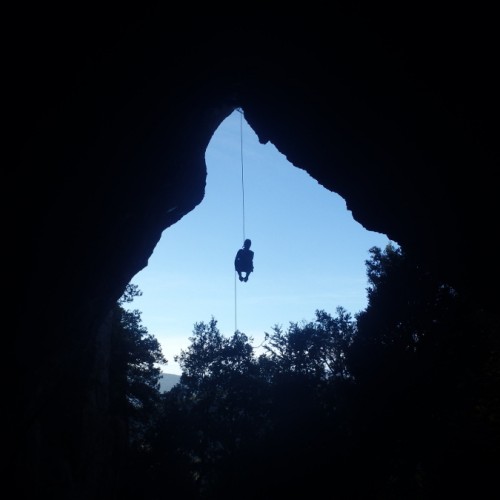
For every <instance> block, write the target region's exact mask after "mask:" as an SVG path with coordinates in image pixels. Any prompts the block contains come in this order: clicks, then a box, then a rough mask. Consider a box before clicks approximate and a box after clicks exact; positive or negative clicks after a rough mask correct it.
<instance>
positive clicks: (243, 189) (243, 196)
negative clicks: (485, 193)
mask: <svg viewBox="0 0 500 500" xmlns="http://www.w3.org/2000/svg"><path fill="white" fill-rule="evenodd" d="M238 111H239V113H240V158H241V199H242V215H243V240H242V241H245V176H244V168H243V110H242V109H238Z"/></svg>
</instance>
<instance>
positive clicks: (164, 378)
mask: <svg viewBox="0 0 500 500" xmlns="http://www.w3.org/2000/svg"><path fill="white" fill-rule="evenodd" d="M180 378H181V377H180V375H174V374H173V373H162V374H161V377H160V392H168V391H169V390H170V389H172V387H173V386H174V385H175V384H177V382H179V380H180Z"/></svg>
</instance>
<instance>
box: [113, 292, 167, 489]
mask: <svg viewBox="0 0 500 500" xmlns="http://www.w3.org/2000/svg"><path fill="white" fill-rule="evenodd" d="M141 294H142V293H141V292H140V291H139V289H138V287H137V286H136V285H133V284H129V285H127V287H126V289H125V292H124V294H123V296H122V297H121V298H120V300H119V301H118V303H117V304H116V306H115V309H114V311H113V320H112V321H113V323H112V346H111V359H110V365H111V367H110V386H111V389H112V390H111V395H110V397H111V410H112V413H113V415H114V426H115V431H116V432H121V433H122V437H121V439H122V440H123V441H124V448H123V450H122V456H120V457H119V459H120V460H121V461H123V471H122V477H123V479H122V481H123V483H124V485H125V487H126V488H129V489H132V490H133V489H134V486H135V485H136V484H137V481H139V480H142V479H143V472H142V470H143V469H144V468H147V464H148V461H149V453H150V449H151V439H152V438H153V435H154V434H153V433H152V429H153V428H154V426H155V420H156V418H157V414H158V409H159V402H160V392H159V388H160V384H159V379H160V375H161V368H159V367H158V366H157V365H158V364H160V365H161V364H165V363H166V362H167V360H166V359H165V357H164V356H163V354H162V351H161V346H160V344H159V342H158V340H157V339H156V338H155V337H154V336H153V335H151V334H149V333H148V331H147V329H146V328H145V327H144V326H143V325H142V320H141V313H140V312H139V311H138V310H132V311H129V310H126V309H125V308H124V307H123V304H125V303H131V302H132V301H133V300H134V298H135V297H137V296H140V295H141Z"/></svg>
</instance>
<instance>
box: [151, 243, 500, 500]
mask: <svg viewBox="0 0 500 500" xmlns="http://www.w3.org/2000/svg"><path fill="white" fill-rule="evenodd" d="M366 266H367V277H368V284H369V286H368V289H367V293H368V306H367V308H366V310H364V311H361V312H359V313H358V314H357V315H356V316H355V318H354V319H353V318H352V317H351V315H350V314H349V313H347V311H345V309H343V308H342V307H337V309H336V313H337V314H336V316H331V315H330V314H328V313H327V312H325V311H319V310H317V311H316V317H315V319H314V321H310V322H306V321H302V322H301V323H295V322H290V323H289V327H288V328H287V329H286V330H285V329H283V328H281V327H279V326H275V327H273V329H272V332H271V334H267V333H266V338H265V343H264V345H263V347H264V354H261V355H260V356H258V357H255V354H254V349H253V348H252V345H251V342H252V339H251V338H249V337H247V336H246V335H245V334H244V333H242V332H239V331H236V332H235V333H234V334H233V335H232V336H230V337H225V336H223V335H222V334H221V332H220V331H219V329H218V328H217V322H216V320H215V319H214V318H212V319H211V321H210V322H209V323H203V322H201V323H196V324H195V326H194V330H193V336H192V337H191V338H190V340H191V345H190V346H189V348H188V349H187V350H186V351H182V352H181V354H180V355H179V356H178V357H177V358H176V359H177V361H178V362H179V364H180V366H181V368H182V370H183V374H182V376H181V379H180V383H179V384H178V385H176V386H175V387H174V388H173V389H172V390H171V391H169V392H168V393H165V394H164V395H162V397H161V405H160V407H159V408H158V419H157V420H155V421H154V422H151V421H150V422H149V424H148V425H150V427H149V431H150V434H149V436H151V438H150V439H149V441H148V442H149V443H150V445H151V446H150V448H148V450H147V467H143V469H142V471H143V472H142V474H143V477H144V482H145V484H147V488H146V489H144V488H142V489H141V492H142V493H145V491H147V495H148V498H152V499H156V498H158V499H160V498H167V497H170V496H175V495H178V496H179V495H182V496H183V497H184V498H192V499H200V500H202V499H203V500H212V499H218V500H221V499H224V498H238V499H243V500H244V499H250V498H252V499H255V498H277V497H280V498H281V497H282V496H288V497H290V498H299V497H300V498H302V497H306V498H307V497H315V496H320V495H322V496H324V495H325V494H327V495H328V496H331V497H333V498H337V499H357V498H376V499H384V500H385V499H398V500H399V499H402V498H404V499H409V500H410V499H411V500H413V499H415V500H416V499H421V498H436V497H443V498H444V497H447V496H450V494H451V495H452V496H458V494H461V493H464V492H467V493H468V494H469V496H472V495H473V494H474V492H479V491H483V492H486V491H488V488H491V487H492V486H493V479H492V478H494V472H493V465H492V464H494V463H495V456H496V455H495V454H496V453H497V451H498V447H499V444H500V441H499V432H498V415H499V412H498V394H497V389H498V373H499V372H498V339H497V337H496V335H495V333H496V329H495V325H494V323H493V322H492V321H491V319H490V318H488V317H485V316H484V314H483V312H482V311H481V309H480V308H477V307H475V306H472V305H471V304H470V303H467V302H466V301H465V299H463V298H462V297H460V296H458V294H457V293H456V292H455V291H454V290H453V289H452V288H451V287H449V286H447V285H446V284H444V283H439V282H436V281H435V280H434V278H433V277H432V276H431V275H430V274H429V273H427V272H425V270H423V269H421V268H419V266H417V265H415V264H414V263H412V262H411V261H410V259H408V258H407V257H406V256H405V255H404V254H403V252H402V251H401V249H399V248H396V247H395V246H392V245H388V246H387V247H386V248H385V249H380V248H376V247H374V248H372V249H370V259H369V260H367V261H366ZM484 380H488V383H484ZM457 474H458V476H457ZM483 497H485V496H484V495H483Z"/></svg>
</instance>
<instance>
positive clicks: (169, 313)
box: [130, 110, 394, 375]
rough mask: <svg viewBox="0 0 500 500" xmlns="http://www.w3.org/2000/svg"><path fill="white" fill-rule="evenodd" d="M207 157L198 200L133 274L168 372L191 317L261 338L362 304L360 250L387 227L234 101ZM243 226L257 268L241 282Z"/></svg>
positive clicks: (173, 370) (378, 242)
mask: <svg viewBox="0 0 500 500" xmlns="http://www.w3.org/2000/svg"><path fill="white" fill-rule="evenodd" d="M205 160H206V167H207V181H206V187H205V194H204V198H203V201H202V202H201V203H200V204H199V205H198V206H197V207H195V208H194V209H193V210H192V211H191V212H189V213H188V214H186V215H185V216H184V217H183V218H182V219H181V220H180V221H179V222H177V223H176V224H175V225H173V226H171V227H169V228H167V229H166V230H165V231H164V232H163V234H162V237H161V239H160V241H159V242H158V244H157V245H156V247H155V249H154V252H153V254H152V255H151V257H150V259H149V262H148V266H147V267H145V268H144V269H143V270H142V271H140V272H139V273H138V274H137V275H135V276H134V277H133V279H132V280H131V283H134V284H136V285H137V286H138V287H139V289H140V290H141V292H142V296H140V297H136V299H135V300H134V302H133V303H132V304H131V305H130V307H131V308H136V309H138V310H140V311H141V313H142V320H143V323H144V326H145V327H146V328H147V329H148V332H149V333H150V334H152V335H153V336H155V337H156V338H157V339H158V341H159V342H160V344H161V346H162V350H163V353H164V355H165V357H166V358H167V360H168V365H167V366H166V367H163V368H162V369H163V370H164V371H165V372H167V373H169V374H176V375H180V374H181V369H180V367H179V366H178V364H177V363H175V361H174V356H175V355H177V354H179V352H180V350H181V349H183V350H184V349H186V348H187V347H188V345H189V340H188V339H189V337H190V336H191V333H192V330H193V325H194V324H195V323H196V322H200V321H204V322H208V321H209V320H210V319H211V318H212V317H213V318H215V319H216V320H217V323H218V327H219V329H220V331H221V332H222V333H223V334H224V335H231V334H232V333H234V331H235V330H236V329H238V330H240V331H242V332H244V333H245V334H246V335H248V336H249V337H251V338H252V339H253V340H254V345H258V344H260V343H261V342H262V340H263V338H264V335H265V332H269V331H270V329H271V328H272V327H273V326H274V325H282V326H285V327H286V326H287V325H288V324H289V322H291V321H294V322H295V321H298V322H300V321H302V320H307V321H309V320H311V319H312V318H313V316H314V313H315V310H317V309H320V310H325V311H329V312H333V311H334V310H335V308H336V307H337V306H342V307H344V308H345V309H346V310H347V311H349V312H350V313H352V314H355V313H357V312H359V311H360V310H362V309H364V308H365V307H366V303H367V301H366V285H367V280H366V269H365V260H366V259H367V258H368V256H369V252H368V250H369V248H371V247H372V246H378V247H385V245H387V244H388V243H389V239H388V237H387V236H386V235H383V234H380V233H376V232H372V231H368V230H366V229H365V228H364V227H363V226H362V225H361V224H359V223H358V222H356V221H355V220H354V219H353V217H352V214H351V212H350V211H349V210H348V209H347V207H346V203H345V201H344V199H343V198H342V197H340V196H339V195H337V194H336V193H334V192H332V191H329V190H327V189H326V188H324V187H323V186H321V185H320V184H319V183H318V182H317V181H316V180H315V179H314V178H312V177H311V176H310V175H309V174H308V173H307V172H306V171H305V170H303V169H301V168H300V167H298V166H294V165H293V164H291V163H290V162H289V161H288V159H287V158H286V157H285V156H284V155H282V154H281V153H280V152H279V151H278V150H277V149H276V147H275V146H274V145H273V144H271V143H266V144H262V143H260V142H259V139H258V137H257V135H256V134H255V132H254V131H253V129H252V128H251V127H250V125H249V124H248V123H247V122H246V120H245V119H244V113H243V112H240V111H239V110H235V111H233V113H232V114H230V115H229V116H228V117H227V118H226V119H225V120H224V121H223V122H222V123H221V124H220V126H219V127H218V129H217V130H216V132H215V133H214V135H213V136H212V139H211V141H210V143H209V146H208V148H207V150H206V154H205ZM242 165H244V174H243V171H242ZM243 175H244V185H245V187H244V193H243V192H242V178H243ZM243 197H244V207H243V203H242V198H243ZM242 212H243V213H242ZM242 219H243V227H244V231H243V233H242ZM245 232H246V235H247V237H249V238H250V239H251V240H252V249H253V250H254V251H255V259H254V265H255V272H254V273H252V277H251V279H250V280H249V282H248V283H244V284H242V283H239V282H238V283H236V277H235V276H236V275H235V272H234V264H233V262H234V256H235V253H236V251H237V250H238V249H239V248H240V247H241V245H242V241H243V240H242V236H243V235H244V233H245ZM392 243H394V242H392Z"/></svg>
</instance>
